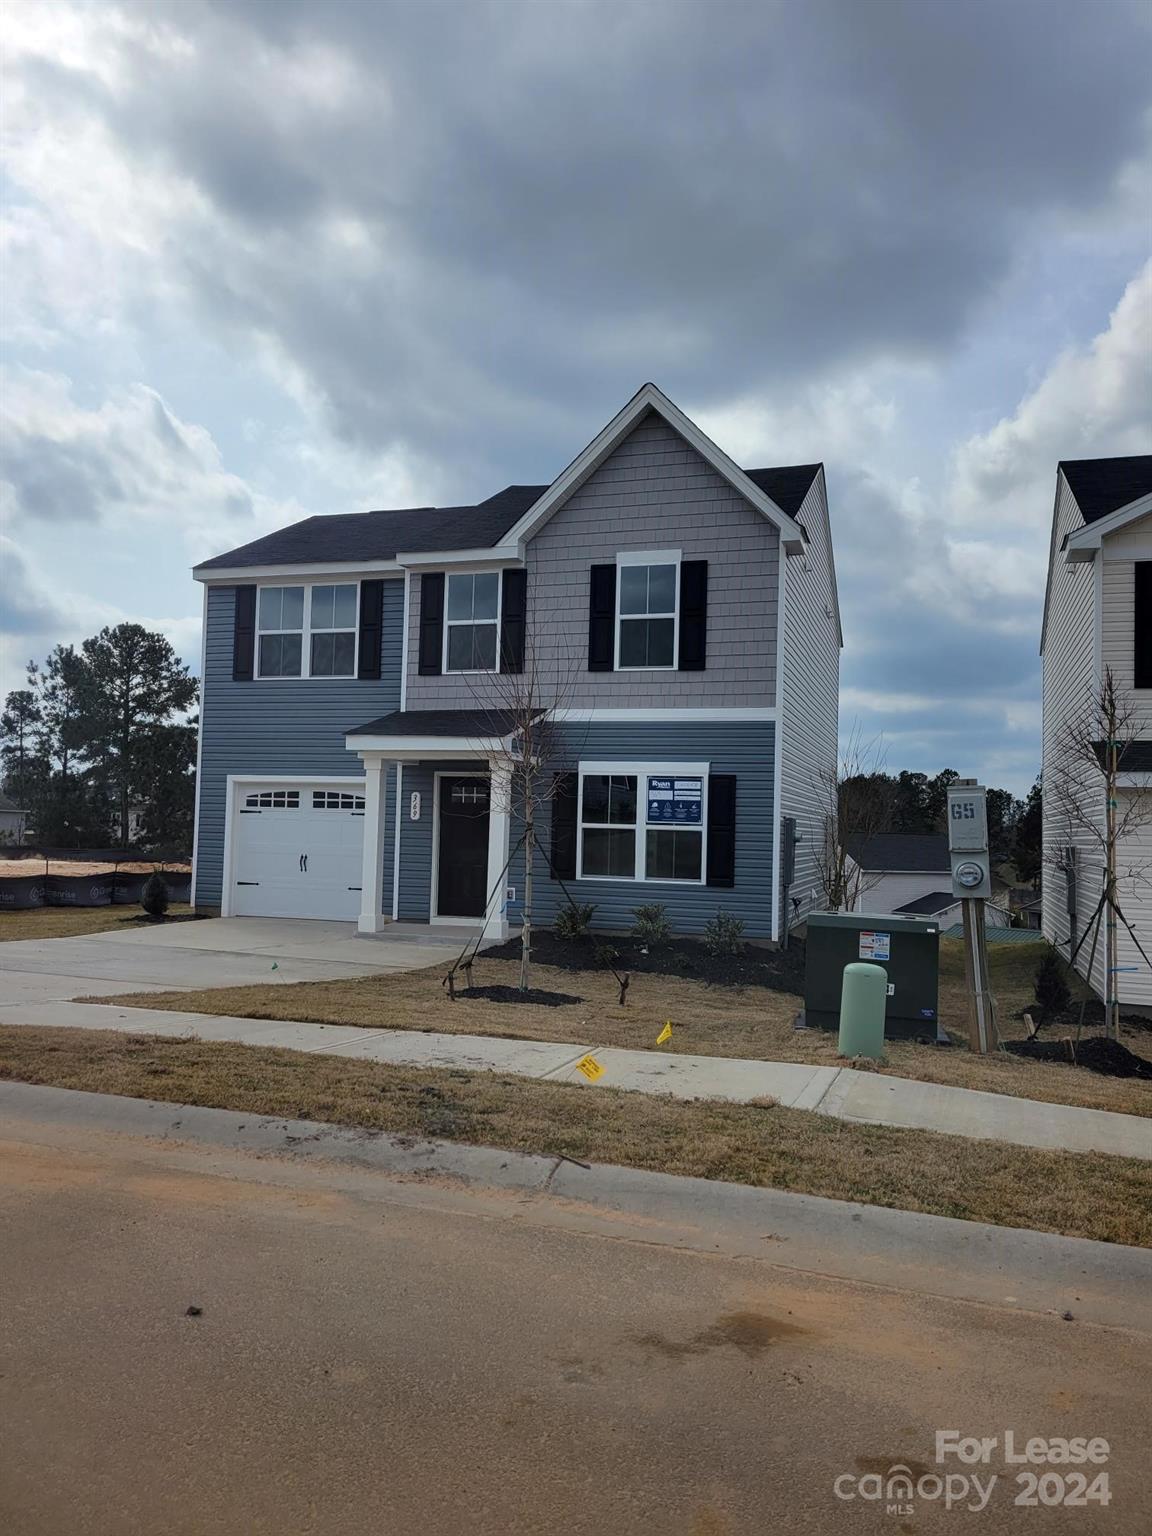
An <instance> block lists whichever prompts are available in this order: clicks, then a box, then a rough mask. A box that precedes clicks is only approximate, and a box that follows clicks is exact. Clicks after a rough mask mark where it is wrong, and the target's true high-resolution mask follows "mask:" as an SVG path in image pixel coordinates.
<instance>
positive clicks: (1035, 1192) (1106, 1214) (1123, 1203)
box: [0, 1025, 1152, 1247]
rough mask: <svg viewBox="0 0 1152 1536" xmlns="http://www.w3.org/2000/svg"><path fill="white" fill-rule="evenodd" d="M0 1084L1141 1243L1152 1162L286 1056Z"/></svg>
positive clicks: (168, 1062)
mask: <svg viewBox="0 0 1152 1536" xmlns="http://www.w3.org/2000/svg"><path fill="white" fill-rule="evenodd" d="M0 1077H5V1078H10V1079H17V1080H20V1081H23V1082H29V1083H48V1084H52V1085H53V1086H55V1087H59V1088H73V1089H76V1088H79V1089H86V1090H89V1091H94V1092H98V1093H118V1094H127V1095H129V1096H131V1097H134V1098H146V1099H159V1100H163V1101H164V1102H167V1103H175V1104H202V1105H211V1106H215V1107H217V1108H225V1109H234V1110H241V1111H244V1112H246V1113H249V1114H252V1115H276V1116H286V1117H292V1118H300V1119H311V1120H320V1121H329V1122H334V1123H336V1124H338V1125H352V1126H360V1127H364V1128H367V1129H369V1130H375V1131H386V1132H391V1133H398V1134H403V1135H411V1136H415V1137H421V1138H424V1137H434V1138H438V1139H443V1140H449V1141H461V1142H469V1143H473V1144H478V1145H482V1146H489V1147H500V1148H505V1149H508V1150H513V1151H518V1152H532V1153H539V1154H543V1155H546V1156H558V1155H560V1154H563V1155H565V1156H567V1157H572V1158H577V1159H579V1160H582V1161H585V1162H602V1163H616V1164H624V1165H626V1166H628V1167H632V1168H648V1169H656V1170H658V1171H660V1172H662V1173H674V1174H689V1175H693V1176H695V1177H698V1178H706V1179H723V1180H726V1181H728V1182H731V1183H740V1184H753V1185H759V1186H762V1187H766V1188H773V1189H787V1190H793V1191H796V1192H798V1193H804V1194H810V1195H823V1196H827V1197H829V1198H832V1199H838V1200H853V1201H858V1202H860V1203H862V1204H866V1205H882V1206H891V1207H895V1208H897V1209H900V1210H908V1211H924V1212H927V1213H929V1214H932V1215H937V1216H953V1217H959V1218H961V1219H963V1220H968V1221H984V1222H993V1223H997V1224H999V1225H1001V1226H1010V1227H1032V1228H1037V1229H1039V1230H1041V1231H1048V1232H1060V1233H1064V1234H1065V1235H1067V1236H1071V1237H1088V1238H1096V1239H1099V1240H1101V1241H1104V1242H1116V1243H1130V1244H1138V1245H1140V1246H1143V1247H1152V1166H1150V1165H1149V1164H1148V1163H1145V1162H1140V1161H1138V1160H1135V1159H1129V1158H1119V1157H1107V1156H1103V1155H1092V1156H1086V1155H1083V1154H1076V1153H1068V1152H1041V1151H1035V1150H1032V1149H1030V1148H1026V1147H1015V1146H1008V1145H1006V1144H1005V1143H1002V1142H990V1141H968V1140H965V1139H963V1138H960V1137H956V1136H940V1135H936V1134H935V1133H933V1132H931V1131H911V1130H895V1129H889V1128H886V1127H883V1126H855V1125H846V1124H844V1123H843V1122H842V1121H839V1120H832V1119H828V1118H825V1117H824V1116H822V1115H813V1114H809V1113H807V1112H806V1111H804V1110H793V1109H783V1108H781V1107H779V1106H778V1105H771V1104H728V1103H720V1102H710V1101H696V1102H694V1103H685V1102H683V1101H681V1100H676V1099H671V1098H663V1097H650V1096H648V1095H646V1094H639V1093H624V1092H621V1091H619V1090H617V1089H611V1088H597V1089H592V1088H585V1087H576V1086H574V1085H571V1084H565V1083H543V1082H536V1081H532V1080H530V1079H524V1078H509V1077H504V1076H501V1075H500V1074H497V1073H491V1072H479V1073H477V1072H463V1071H445V1070H430V1069H425V1070H416V1069H414V1068H411V1069H410V1068H397V1067H390V1066H381V1065H378V1064H377V1063H375V1062H366V1061H354V1060H347V1059H344V1058H342V1057H338V1056H321V1055H305V1054H303V1053H301V1052H299V1051H287V1050H270V1049H267V1048H263V1047H255V1046H246V1045H228V1044H217V1043H206V1042H203V1041H199V1040H185V1039H177V1040H173V1039H167V1038H164V1037H158V1036H147V1035H123V1034H117V1033H114V1032H113V1031H110V1030H80V1029H42V1028H32V1027H21V1026H11V1025H10V1026H0Z"/></svg>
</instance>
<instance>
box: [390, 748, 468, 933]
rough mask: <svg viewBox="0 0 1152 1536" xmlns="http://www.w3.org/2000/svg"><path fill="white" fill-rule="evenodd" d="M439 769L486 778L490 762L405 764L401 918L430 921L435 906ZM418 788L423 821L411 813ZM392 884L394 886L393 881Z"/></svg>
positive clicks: (401, 832) (398, 914) (401, 845)
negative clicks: (434, 832) (434, 836)
mask: <svg viewBox="0 0 1152 1536" xmlns="http://www.w3.org/2000/svg"><path fill="white" fill-rule="evenodd" d="M437 773H475V774H478V775H479V776H480V777H482V778H485V777H487V774H488V765H487V763H480V762H477V761H475V759H473V760H472V761H471V762H459V763H442V762H435V763H431V762H429V763H405V764H404V779H403V783H402V786H401V798H400V815H401V818H402V819H401V822H400V891H399V896H400V902H399V907H398V910H397V914H396V915H397V917H398V918H399V920H400V921H401V922H412V923H426V922H428V920H429V916H430V913H431V910H432V829H433V825H434V821H435V775H436V774H437ZM414 790H415V791H418V792H419V795H420V819H419V821H413V820H412V819H411V816H410V814H409V811H410V807H411V804H412V793H413V791H414ZM388 888H389V890H391V885H390V884H389V886H388ZM386 904H387V903H386Z"/></svg>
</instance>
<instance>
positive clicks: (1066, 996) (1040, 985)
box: [1036, 952, 1072, 1018]
mask: <svg viewBox="0 0 1152 1536" xmlns="http://www.w3.org/2000/svg"><path fill="white" fill-rule="evenodd" d="M1036 1001H1037V1002H1038V1003H1039V1005H1040V1007H1041V1008H1042V1009H1043V1010H1044V1017H1045V1018H1049V1017H1050V1016H1052V1015H1054V1014H1059V1013H1065V1012H1066V1011H1067V1010H1068V1009H1069V1008H1070V1007H1071V1006H1072V994H1071V992H1070V991H1069V990H1068V983H1067V981H1065V979H1064V971H1063V968H1062V967H1061V965H1060V962H1059V960H1057V958H1056V956H1055V955H1054V954H1052V953H1051V952H1049V953H1048V954H1046V955H1045V956H1044V958H1043V960H1041V962H1040V964H1039V966H1037V968H1036Z"/></svg>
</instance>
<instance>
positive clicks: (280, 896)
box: [232, 784, 364, 921]
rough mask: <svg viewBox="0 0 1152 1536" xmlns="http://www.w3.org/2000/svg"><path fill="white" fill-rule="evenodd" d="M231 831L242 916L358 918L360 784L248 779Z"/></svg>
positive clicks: (235, 907)
mask: <svg viewBox="0 0 1152 1536" xmlns="http://www.w3.org/2000/svg"><path fill="white" fill-rule="evenodd" d="M233 828H234V835H235V842H236V853H235V858H234V861H233V882H234V883H233V892H232V911H233V913H234V914H235V915H236V916H237V917H326V918H330V919H337V920H343V921H352V920H353V919H355V918H356V917H357V916H358V915H359V912H360V874H361V858H362V849H363V834H364V791H363V789H362V788H360V787H359V786H354V787H353V788H352V789H339V788H337V787H335V786H334V785H332V784H292V785H284V784H268V785H259V784H253V785H247V784H245V785H242V786H241V787H240V788H239V789H238V790H237V798H236V808H235V816H234V818H233Z"/></svg>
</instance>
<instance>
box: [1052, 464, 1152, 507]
mask: <svg viewBox="0 0 1152 1536" xmlns="http://www.w3.org/2000/svg"><path fill="white" fill-rule="evenodd" d="M1059 468H1060V470H1061V472H1062V474H1063V476H1064V478H1065V480H1067V482H1068V488H1069V490H1070V491H1071V492H1072V495H1073V496H1074V497H1075V498H1076V505H1077V506H1078V507H1079V508H1080V515H1081V517H1083V519H1084V521H1085V522H1086V523H1095V522H1097V521H1098V520H1099V519H1100V518H1102V517H1107V516H1108V515H1109V514H1110V513H1112V512H1118V511H1119V510H1120V508H1121V507H1126V506H1127V505H1128V504H1129V502H1133V501H1138V500H1139V498H1140V497H1141V496H1147V495H1148V494H1149V492H1152V453H1137V454H1130V455H1128V456H1127V457H1126V458H1117V459H1061V460H1060V464H1059Z"/></svg>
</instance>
